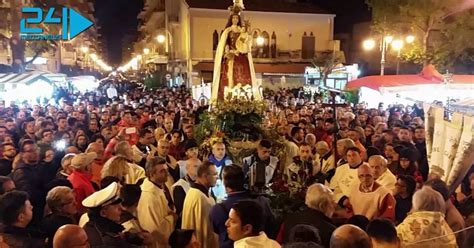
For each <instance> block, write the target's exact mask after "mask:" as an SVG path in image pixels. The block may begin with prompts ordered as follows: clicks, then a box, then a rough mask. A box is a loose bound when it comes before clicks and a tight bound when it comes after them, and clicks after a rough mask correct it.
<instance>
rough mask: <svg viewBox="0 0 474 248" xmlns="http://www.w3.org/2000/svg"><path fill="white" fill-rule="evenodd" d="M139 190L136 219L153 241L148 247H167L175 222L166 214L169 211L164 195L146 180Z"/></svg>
mask: <svg viewBox="0 0 474 248" xmlns="http://www.w3.org/2000/svg"><path fill="white" fill-rule="evenodd" d="M141 189H142V195H141V197H140V201H139V202H138V207H137V218H138V221H139V222H140V225H141V227H142V228H143V229H144V230H146V231H148V232H150V233H151V235H152V237H153V238H154V239H155V240H154V241H155V242H154V243H153V244H152V245H149V246H148V247H150V248H163V247H168V238H169V236H170V235H171V232H173V230H174V227H175V220H174V218H173V216H172V215H170V214H168V213H169V212H170V211H171V209H170V208H169V207H168V201H167V200H166V196H165V193H164V191H163V190H162V189H160V188H159V187H158V186H156V185H155V184H154V183H152V182H151V181H150V180H148V178H147V179H145V181H144V182H143V184H142V186H141Z"/></svg>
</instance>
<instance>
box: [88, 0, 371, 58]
mask: <svg viewBox="0 0 474 248" xmlns="http://www.w3.org/2000/svg"><path fill="white" fill-rule="evenodd" d="M246 1H251V0H246ZM299 1H308V2H313V3H315V4H318V5H319V6H320V7H322V8H325V9H327V10H329V11H331V12H333V13H334V14H336V20H335V32H336V33H338V32H350V31H351V30H352V24H353V23H357V22H361V21H368V20H370V12H369V10H368V8H367V5H366V4H365V3H364V2H365V1H364V0H299ZM142 8H143V0H95V10H96V12H95V16H96V17H97V18H98V21H99V25H100V26H101V27H102V30H101V33H102V36H103V37H105V38H106V39H107V41H108V48H109V49H108V59H109V60H108V62H109V63H110V64H111V65H118V64H120V63H121V62H122V61H121V58H122V56H121V46H122V45H121V37H123V35H124V34H125V33H128V32H130V30H134V31H136V29H137V27H138V20H137V15H138V13H139V12H140V11H141V9H142Z"/></svg>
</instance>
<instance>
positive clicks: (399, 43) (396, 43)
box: [392, 40, 403, 75]
mask: <svg viewBox="0 0 474 248" xmlns="http://www.w3.org/2000/svg"><path fill="white" fill-rule="evenodd" d="M392 48H393V49H395V50H396V51H397V75H398V74H399V72H400V51H401V50H402V48H403V40H394V41H393V42H392Z"/></svg>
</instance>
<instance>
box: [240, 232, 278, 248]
mask: <svg viewBox="0 0 474 248" xmlns="http://www.w3.org/2000/svg"><path fill="white" fill-rule="evenodd" d="M280 247H281V246H280V244H278V242H276V241H275V240H273V239H270V238H268V237H267V235H266V234H265V233H264V232H260V234H259V235H258V236H252V237H247V238H243V239H240V240H237V241H235V242H234V248H280Z"/></svg>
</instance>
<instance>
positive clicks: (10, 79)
mask: <svg viewBox="0 0 474 248" xmlns="http://www.w3.org/2000/svg"><path fill="white" fill-rule="evenodd" d="M65 82H66V75H65V74H53V73H45V72H28V73H20V74H16V73H7V74H0V98H2V99H4V100H6V101H23V100H28V101H34V100H35V99H38V98H51V97H52V94H53V90H54V87H55V86H58V85H62V84H63V83H65Z"/></svg>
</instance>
